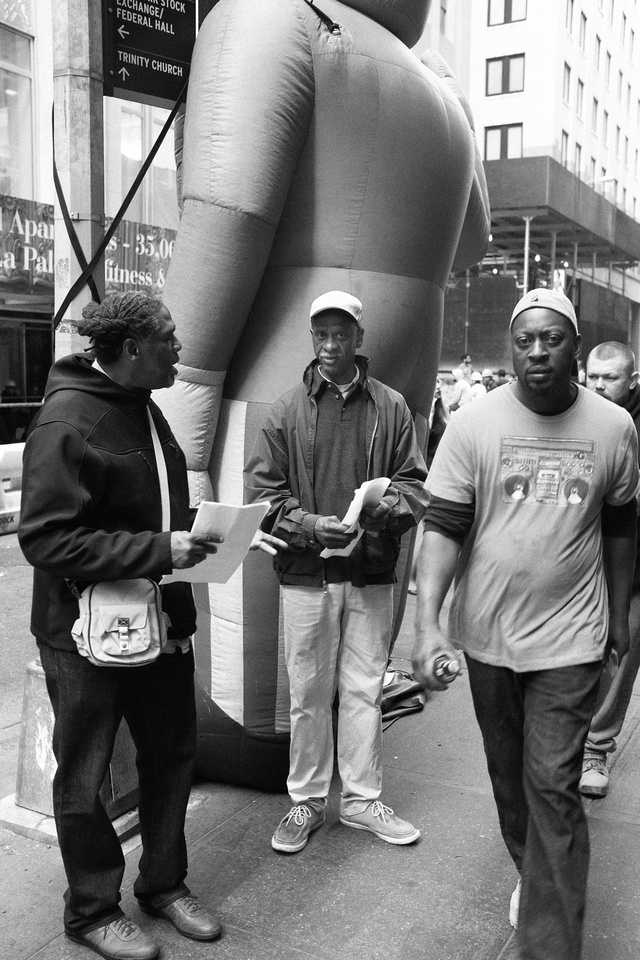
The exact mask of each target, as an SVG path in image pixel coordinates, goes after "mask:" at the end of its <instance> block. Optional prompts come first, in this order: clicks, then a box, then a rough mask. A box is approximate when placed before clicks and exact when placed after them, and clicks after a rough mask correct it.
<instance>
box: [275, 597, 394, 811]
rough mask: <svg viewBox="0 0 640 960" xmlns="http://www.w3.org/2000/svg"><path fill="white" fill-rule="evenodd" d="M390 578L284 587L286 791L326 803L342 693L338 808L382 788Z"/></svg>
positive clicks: (362, 804)
mask: <svg viewBox="0 0 640 960" xmlns="http://www.w3.org/2000/svg"><path fill="white" fill-rule="evenodd" d="M392 597H393V585H392V584H384V585H371V586H367V587H354V586H352V585H351V584H350V583H330V584H327V585H326V587H325V589H324V590H322V589H319V588H313V587H297V586H283V587H282V599H283V611H284V635H285V659H286V664H287V671H288V674H289V685H290V690H291V749H290V765H289V778H288V780H287V786H288V790H289V796H290V797H291V800H292V801H293V802H294V803H304V802H306V801H308V800H316V801H319V804H318V803H316V804H314V805H315V806H318V805H324V803H326V798H327V795H328V793H329V787H330V785H331V777H332V774H333V755H334V745H333V724H332V703H333V700H334V697H335V694H336V692H337V694H338V700H339V706H338V770H339V772H340V777H341V780H342V799H341V805H340V812H341V813H348V814H356V813H361V812H362V811H363V810H364V809H366V807H367V806H368V805H369V803H371V802H372V801H374V800H377V799H378V798H379V797H380V792H381V789H382V719H381V713H380V703H381V700H382V687H383V682H384V673H385V670H386V667H387V661H388V656H389V647H390V642H391V624H392V613H393V600H392Z"/></svg>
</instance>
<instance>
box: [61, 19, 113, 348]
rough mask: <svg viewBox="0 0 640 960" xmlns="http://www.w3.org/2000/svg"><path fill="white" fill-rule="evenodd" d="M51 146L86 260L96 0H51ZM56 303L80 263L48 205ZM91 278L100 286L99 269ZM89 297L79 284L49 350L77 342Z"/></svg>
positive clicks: (94, 171) (93, 180)
mask: <svg viewBox="0 0 640 960" xmlns="http://www.w3.org/2000/svg"><path fill="white" fill-rule="evenodd" d="M53 92H54V149H55V156H56V165H57V168H58V175H59V177H60V183H61V185H62V192H63V193H64V196H65V198H66V201H67V206H68V208H69V212H70V215H71V218H72V220H73V223H74V226H75V228H76V231H77V234H78V237H79V240H80V244H81V246H82V249H83V251H84V255H85V257H86V259H87V261H89V260H90V259H91V256H92V254H93V252H94V251H95V249H96V247H97V246H98V243H99V242H100V240H101V238H102V237H103V236H104V229H105V226H104V150H103V120H102V96H103V85H102V3H101V0H58V2H57V3H56V4H55V10H54V17H53ZM55 236H56V241H55V307H56V311H57V310H58V308H59V307H60V305H61V304H62V301H63V300H64V298H65V296H66V295H67V293H68V291H69V289H70V287H71V286H72V285H73V283H74V281H75V280H76V279H77V278H78V277H79V276H80V274H81V272H82V270H81V268H80V266H79V264H78V262H77V259H76V256H75V253H74V252H73V249H72V247H71V242H70V240H69V237H68V234H67V229H66V227H65V224H64V220H63V219H62V215H61V212H60V205H59V203H58V202H57V201H56V207H55ZM94 279H95V281H96V284H97V286H98V290H99V292H100V295H101V296H102V294H103V292H104V275H103V271H100V270H97V271H96V273H95V275H94ZM89 299H90V294H89V293H88V290H87V289H84V290H82V291H81V292H80V293H79V295H78V297H77V298H76V299H75V301H74V302H73V303H72V304H70V306H69V307H68V308H67V310H66V312H65V316H64V318H63V320H62V322H61V324H60V326H59V327H58V331H57V333H56V343H55V353H56V357H60V356H64V355H66V354H68V353H71V352H72V351H74V350H78V349H80V350H81V349H84V347H85V346H86V340H85V339H84V338H82V337H79V336H78V334H77V333H75V332H74V330H73V326H72V325H73V321H74V320H75V319H77V318H78V317H79V316H80V313H81V310H82V307H83V306H84V304H85V303H87V301H88V300H89Z"/></svg>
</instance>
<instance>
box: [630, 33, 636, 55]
mask: <svg viewBox="0 0 640 960" xmlns="http://www.w3.org/2000/svg"><path fill="white" fill-rule="evenodd" d="M635 46H636V32H635V30H633V28H632V29H631V30H630V31H629V56H630V57H631V59H632V60H633V54H634V51H635Z"/></svg>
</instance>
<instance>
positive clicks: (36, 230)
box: [0, 0, 179, 442]
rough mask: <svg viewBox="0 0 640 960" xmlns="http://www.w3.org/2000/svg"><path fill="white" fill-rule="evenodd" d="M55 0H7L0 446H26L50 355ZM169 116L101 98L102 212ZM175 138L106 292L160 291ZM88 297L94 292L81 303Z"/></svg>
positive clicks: (147, 188)
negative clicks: (21, 443) (19, 443)
mask: <svg viewBox="0 0 640 960" xmlns="http://www.w3.org/2000/svg"><path fill="white" fill-rule="evenodd" d="M54 11H55V0H0V218H1V220H0V393H1V394H2V409H1V410H0V439H1V440H2V441H3V442H7V441H8V440H9V441H11V440H20V439H22V437H23V436H24V431H25V429H26V426H27V424H28V422H29V419H30V418H31V416H32V415H33V412H34V410H35V408H37V406H38V405H39V403H40V401H41V399H42V392H43V390H44V385H45V382H46V377H47V373H48V371H49V367H50V366H51V362H52V358H53V355H54V330H53V318H54V241H55V238H54V203H55V189H54V177H53V161H54V157H53V138H52V106H53V37H52V16H53V14H54ZM167 114H168V110H164V109H161V108H158V107H152V106H148V105H145V104H142V103H136V102H130V101H124V100H119V99H114V98H105V100H104V142H105V177H104V180H105V213H106V224H105V227H106V226H107V225H108V224H109V222H110V219H111V218H113V217H114V216H115V215H116V213H117V211H118V210H119V208H120V205H121V203H122V200H123V197H124V196H125V195H126V193H127V191H128V190H129V187H130V186H131V184H132V183H133V181H134V179H135V176H136V174H137V173H138V171H139V169H140V167H141V165H142V163H143V161H144V159H145V157H146V156H147V154H148V153H149V150H150V148H151V146H152V144H153V143H154V142H155V140H156V138H157V136H158V134H159V132H160V130H161V129H162V127H163V125H164V122H165V120H166V117H167ZM178 217H179V214H178V204H177V198H176V174H175V160H174V154H173V136H172V135H171V134H169V135H168V136H167V138H166V139H165V140H164V142H163V144H162V146H161V148H160V150H159V152H158V153H157V155H156V157H155V159H154V161H153V164H152V165H151V168H150V170H149V172H148V173H147V175H146V177H145V178H144V180H143V182H142V185H141V187H140V189H139V190H138V191H137V193H136V195H135V197H134V198H133V201H132V203H131V205H130V206H129V208H128V210H127V211H126V214H125V217H124V219H123V221H122V223H121V225H120V227H119V228H118V231H117V232H116V234H115V236H114V237H113V239H112V240H111V243H110V244H109V247H108V249H107V253H106V257H105V289H106V291H107V292H108V293H113V292H117V291H119V290H127V289H140V288H142V289H147V290H148V291H149V292H151V293H161V292H162V287H163V285H164V277H165V275H166V270H167V267H168V265H169V262H170V259H171V252H172V249H173V239H174V237H175V232H176V229H177V225H178ZM86 296H87V299H88V297H89V294H88V292H87V294H86Z"/></svg>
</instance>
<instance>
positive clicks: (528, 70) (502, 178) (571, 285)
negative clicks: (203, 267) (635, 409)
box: [0, 0, 640, 439]
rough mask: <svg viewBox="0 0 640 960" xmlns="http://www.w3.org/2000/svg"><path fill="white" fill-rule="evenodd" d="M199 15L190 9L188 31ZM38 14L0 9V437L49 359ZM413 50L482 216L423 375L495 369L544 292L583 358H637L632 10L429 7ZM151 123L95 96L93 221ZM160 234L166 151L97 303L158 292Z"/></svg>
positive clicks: (638, 193)
mask: <svg viewBox="0 0 640 960" xmlns="http://www.w3.org/2000/svg"><path fill="white" fill-rule="evenodd" d="M214 2H215V0H201V2H200V4H199V11H200V16H201V17H202V16H204V15H205V14H206V13H207V12H208V10H209V9H210V8H211V6H213V3H214ZM53 11H54V2H53V0H0V216H1V222H0V392H1V393H2V400H3V404H4V406H3V411H2V416H3V420H4V421H7V423H8V429H9V433H10V435H11V438H12V439H15V438H16V437H17V439H20V438H21V436H22V434H23V432H24V428H25V425H26V423H27V421H28V419H29V416H30V414H31V413H32V412H33V409H34V408H35V406H37V404H38V403H39V402H40V399H41V396H42V390H43V388H44V382H45V379H46V375H47V371H48V369H49V366H50V363H51V358H52V356H53V314H54V259H53V244H54V235H53V233H54V225H53V224H54V220H53V209H54V207H53V205H54V202H55V192H54V181H53V175H52V169H53V147H52V136H51V117H52V100H53V57H52V45H53V44H52V15H53ZM427 48H431V49H434V50H437V51H438V52H439V53H440V55H441V56H442V57H443V58H444V59H445V60H446V61H447V62H448V63H449V64H450V66H451V67H452V69H453V71H454V73H455V75H456V77H457V79H458V81H459V82H460V84H461V86H462V88H463V89H464V90H465V91H466V93H467V96H468V99H469V101H470V105H471V108H472V111H473V116H474V120H475V126H476V135H477V138H478V143H479V145H480V149H481V151H482V156H483V159H484V161H485V171H486V175H487V182H488V187H489V196H490V202H491V210H492V239H491V244H490V247H489V250H488V252H487V256H486V258H485V260H484V261H483V263H482V264H480V265H479V266H478V267H477V268H475V269H473V270H470V271H467V272H465V273H464V274H460V275H453V276H452V277H451V279H450V283H449V289H448V292H447V297H446V302H445V318H446V320H445V331H444V341H443V348H442V358H441V366H442V367H443V368H444V369H446V368H447V367H451V366H454V365H457V363H458V362H459V358H460V355H461V353H463V352H464V353H466V352H470V353H471V354H472V357H473V362H474V365H475V366H476V367H478V368H481V367H484V366H493V367H494V368H497V367H500V366H505V367H506V366H508V363H509V348H508V343H507V339H506V337H505V317H506V316H508V314H509V313H510V311H511V308H512V307H513V304H514V303H515V302H516V300H517V299H518V298H519V296H520V295H521V294H522V292H523V291H524V290H526V289H527V288H529V287H531V286H533V285H545V284H547V285H562V286H563V287H564V289H565V290H566V291H567V292H568V293H569V295H570V296H571V297H572V298H573V300H574V303H575V304H576V309H577V312H578V316H579V319H580V326H581V330H582V333H583V337H584V339H585V350H588V349H590V348H591V346H593V345H595V343H597V342H600V341H602V340H605V339H616V340H622V341H623V342H628V343H629V344H630V345H631V346H632V348H633V349H634V350H635V351H636V354H637V355H638V356H639V357H640V271H639V269H638V263H639V262H640V223H639V222H638V219H639V218H640V160H639V154H640V3H639V2H638V0H438V2H435V0H434V2H433V3H432V5H431V10H430V15H429V21H428V24H427V27H426V30H425V32H424V34H423V37H422V38H421V40H420V42H419V43H418V44H417V45H416V48H415V52H416V54H417V55H418V56H420V54H421V51H422V50H424V49H427ZM166 116H167V111H166V110H162V109H160V108H158V107H152V106H148V105H144V104H142V103H138V102H135V101H129V100H127V101H125V100H119V99H114V98H110V97H107V98H105V100H104V142H105V178H104V180H105V212H106V216H107V222H108V221H109V218H112V217H114V216H115V215H116V213H117V211H118V209H119V207H120V204H121V202H122V198H123V197H124V195H125V194H126V192H127V191H128V189H129V187H130V185H131V183H132V182H133V180H134V178H135V175H136V173H137V172H138V170H139V169H140V166H141V164H142V162H143V160H144V159H145V157H146V156H147V154H148V152H149V150H150V148H151V145H152V144H153V143H154V142H155V140H156V138H157V136H158V133H159V131H160V129H161V128H162V126H163V124H164V121H165V119H166ZM178 218H179V213H178V205H177V199H176V174H175V161H174V155H173V138H172V136H171V135H169V136H168V137H167V139H166V140H165V141H164V143H163V145H162V147H161V149H160V151H159V152H158V154H157V156H156V158H155V160H154V162H153V164H152V166H151V169H150V171H149V172H148V174H147V176H146V177H145V179H144V181H143V183H142V186H141V187H140V189H139V190H138V192H137V193H136V196H135V197H134V199H133V201H132V203H131V206H130V207H129V209H128V210H127V212H126V213H125V215H124V219H123V221H122V223H121V225H120V227H119V229H118V231H117V233H116V234H115V236H114V237H113V239H112V241H111V243H110V245H109V248H108V250H107V255H106V257H105V289H106V290H107V292H116V291H118V290H124V289H135V288H143V289H146V290H148V291H149V292H151V293H161V292H162V287H163V284H164V277H165V275H166V271H167V268H168V265H169V262H170V259H171V252H172V249H173V238H174V236H175V231H176V229H177V225H178ZM87 296H88V294H87ZM6 433H7V431H6V430H5V431H3V430H2V424H0V434H1V435H2V436H6Z"/></svg>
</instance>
